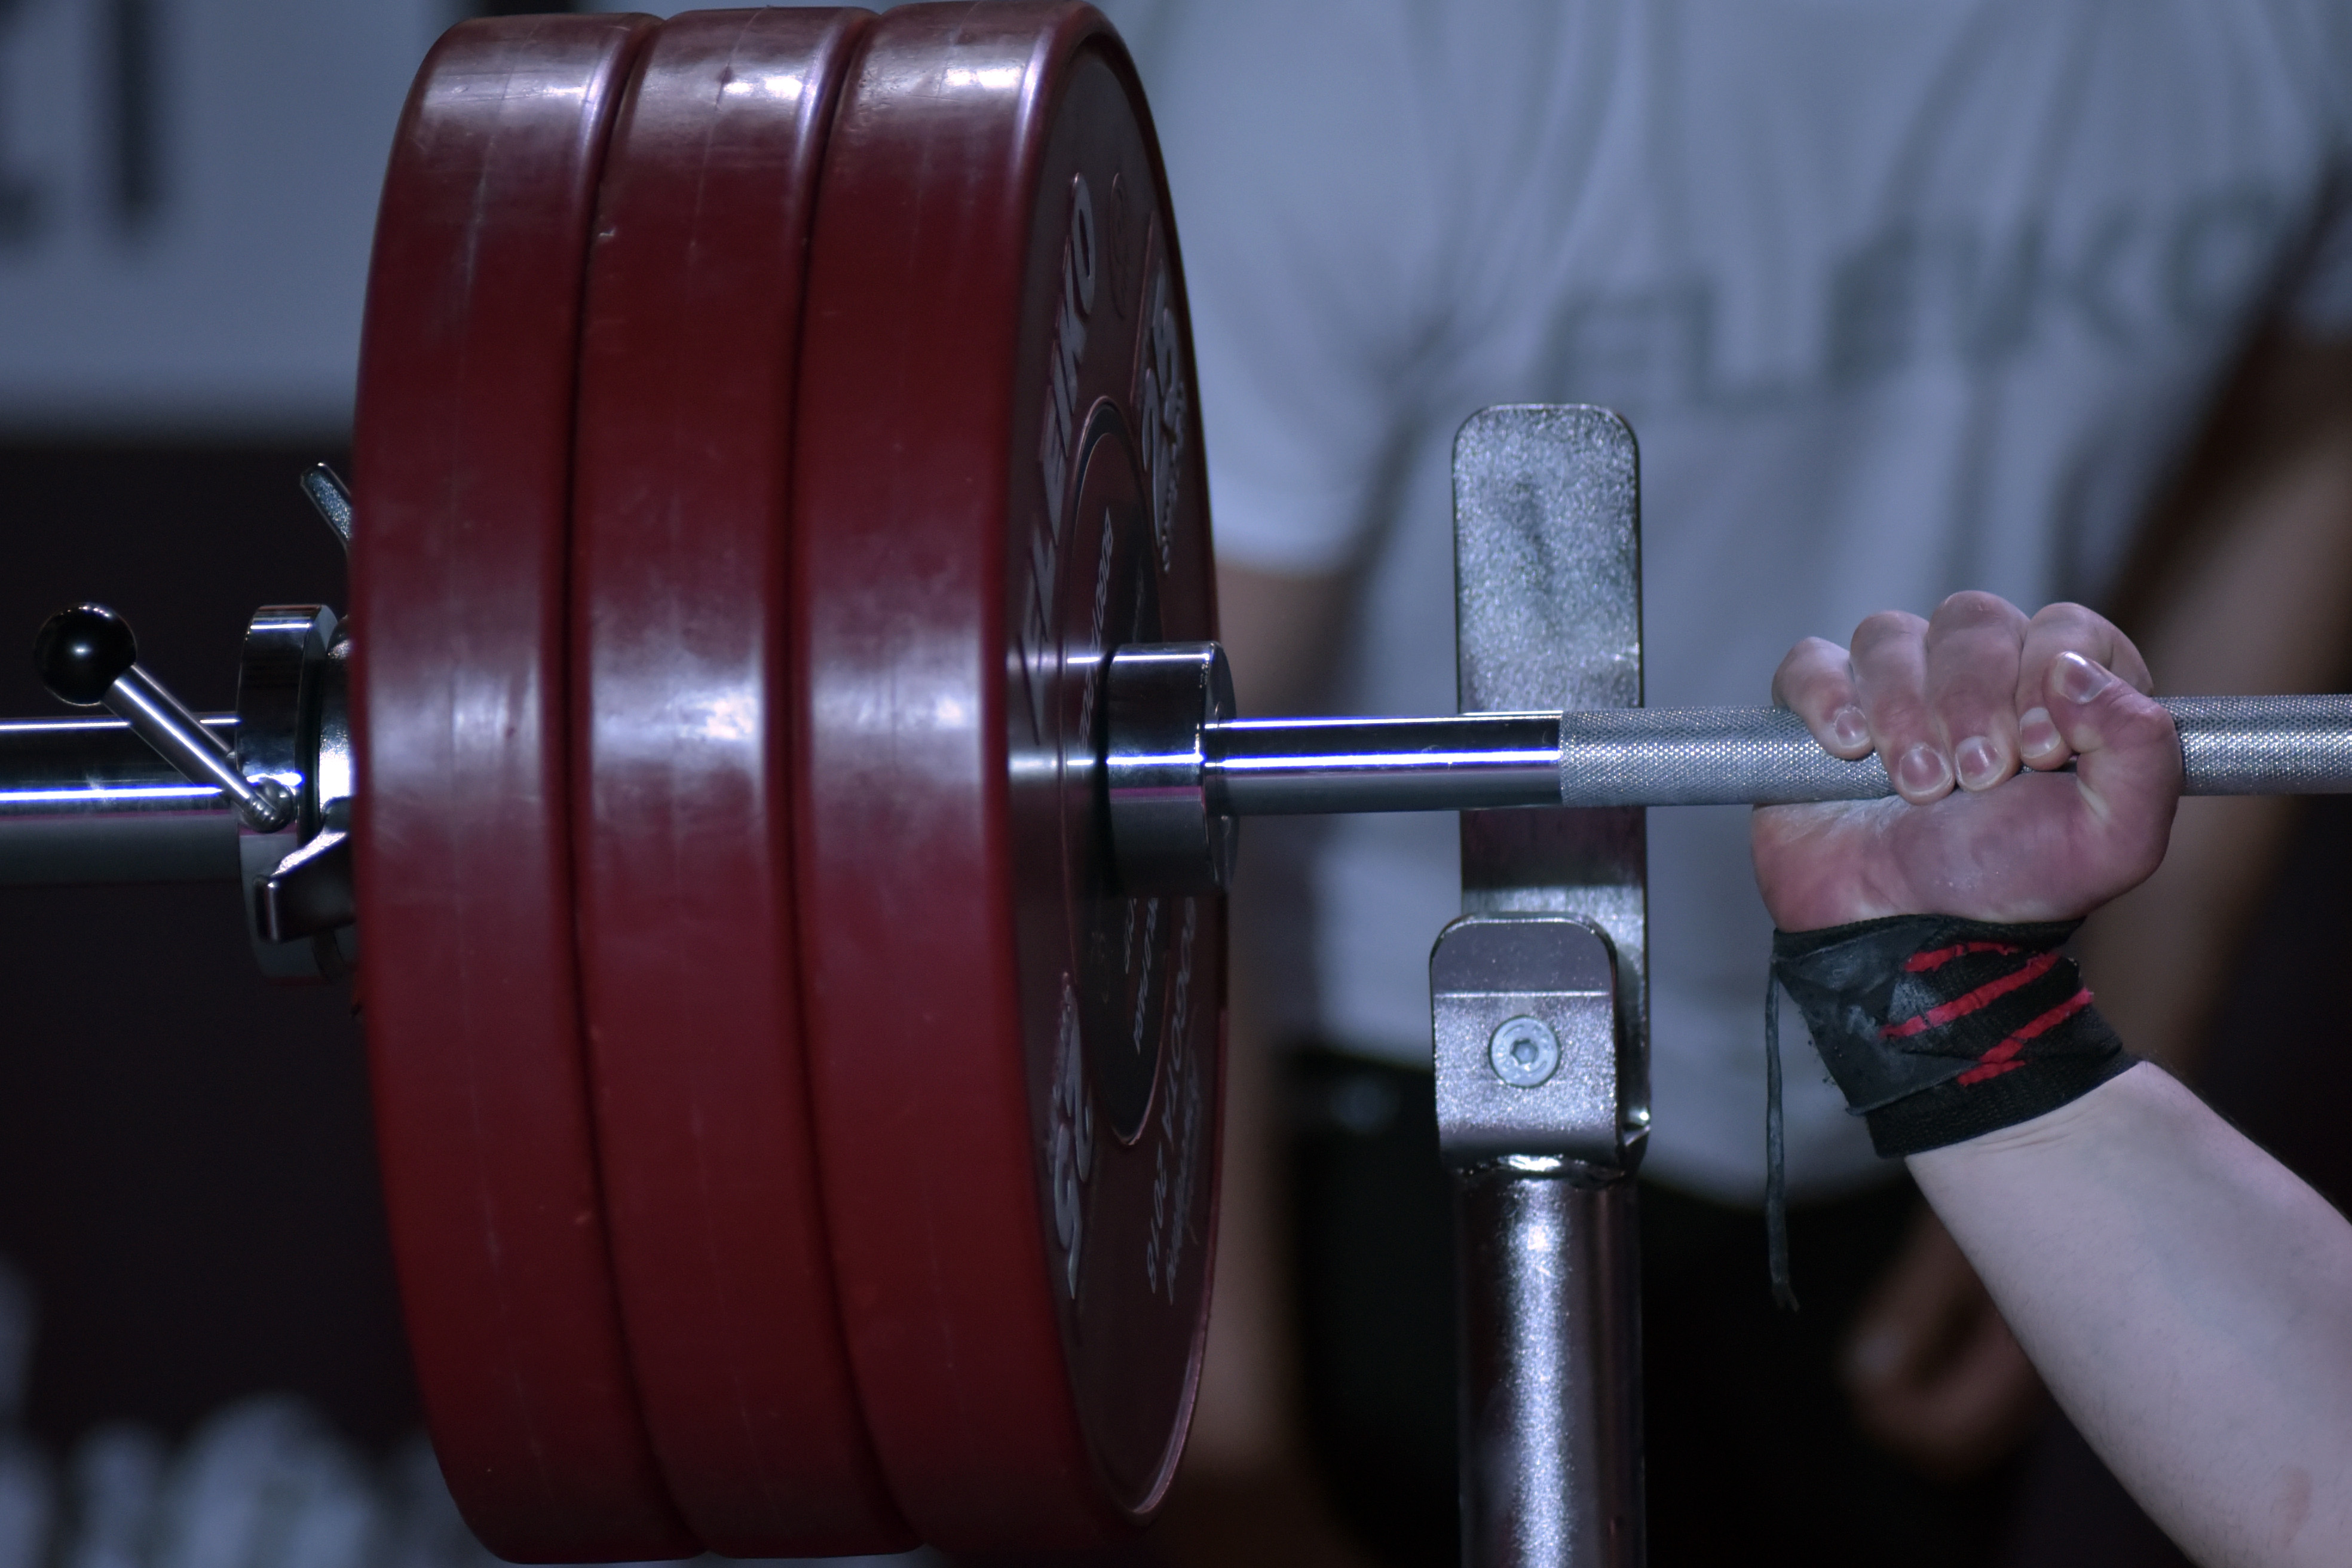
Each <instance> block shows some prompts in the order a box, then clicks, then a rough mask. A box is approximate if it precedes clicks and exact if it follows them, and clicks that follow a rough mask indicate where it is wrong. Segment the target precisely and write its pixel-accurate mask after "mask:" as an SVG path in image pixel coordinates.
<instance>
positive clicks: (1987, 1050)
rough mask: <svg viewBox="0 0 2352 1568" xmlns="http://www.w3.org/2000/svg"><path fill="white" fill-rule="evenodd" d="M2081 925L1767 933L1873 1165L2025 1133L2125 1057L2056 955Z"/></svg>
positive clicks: (1932, 922) (1974, 924) (1887, 923)
mask: <svg viewBox="0 0 2352 1568" xmlns="http://www.w3.org/2000/svg"><path fill="white" fill-rule="evenodd" d="M2081 924H2082V922H2081V921H2048V922H2044V923H2042V924H2036V925H1994V924H1990V923H1988V922H1986V921H1964V920H1955V919H1952V918H1950V917H1948V916H1943V915H1898V916H1895V917H1894V918H1893V919H1890V920H1877V921H1860V922H1858V923H1856V924H1853V925H1844V926H1832V927H1830V928H1829V929H1827V930H1825V931H1775V932H1774V933H1773V936H1772V973H1773V974H1774V976H1775V977H1776V978H1777V979H1778V980H1779V981H1780V984H1781V985H1782V986H1783V987H1784V988H1786V990H1787V991H1788V993H1789V995H1790V999H1791V1000H1793V1001H1794V1002H1795V1003H1796V1004H1797V1006H1798V1008H1799V1010H1800V1011H1801V1012H1802V1013H1803V1014H1804V1016H1805V1022H1806V1024H1807V1025H1808V1026H1810V1027H1811V1030H1812V1035H1813V1044H1814V1046H1815V1047H1817V1048H1818V1049H1819V1050H1820V1051H1821V1054H1822V1061H1823V1062H1824V1063H1826V1064H1827V1065H1828V1067H1829V1069H1830V1076H1831V1077H1832V1079H1836V1080H1837V1086H1838V1088H1840V1089H1843V1090H1844V1091H1845V1098H1846V1104H1847V1105H1848V1107H1850V1108H1851V1109H1852V1110H1853V1111H1854V1112H1855V1113H1856V1114H1858V1115H1861V1116H1862V1117H1864V1119H1866V1120H1867V1121H1868V1122H1869V1124H1870V1140H1871V1142H1872V1143H1873V1144H1874V1146H1875V1147H1876V1148H1877V1150H1878V1152H1879V1153H1880V1154H1882V1155H1885V1156H1887V1157H1890V1158H1891V1157H1894V1156H1895V1155H1900V1154H1916V1153H1918V1152H1921V1151H1923V1150H1927V1149H1937V1148H1941V1147H1942V1146H1944V1145H1945V1144H1947V1143H1958V1142H1961V1141H1963V1140H1965V1139H1969V1138H1974V1137H1976V1136H1977V1135H1978V1134H1979V1133H1983V1132H1990V1131H1994V1130H1995V1129H1997V1128H2001V1127H2008V1126H2011V1125H2014V1124H2015V1123H2017V1122H2020V1121H2030V1120H2031V1119H2032V1118H2033V1117H2036V1116H2040V1115H2042V1113H2043V1112H2045V1111H2050V1110H2057V1109H2058V1107H2060V1106H2062V1105H2063V1104H2065V1103H2066V1102H2067V1101H2068V1100H2074V1099H2077V1098H2079V1097H2080V1096H2082V1095H2084V1094H2087V1093H2089V1092H2090V1091H2091V1090H2092V1089H2096V1088H2097V1087H2098V1086H2099V1085H2101V1084H2103V1083H2105V1082H2106V1081H2107V1079H2111V1078H2113V1077H2115V1076H2116V1074H2117V1073H2120V1072H2122V1071H2123V1070H2124V1069H2125V1068H2127V1067H2129V1066H2131V1065H2132V1062H2133V1061H2134V1059H2135V1058H2133V1057H2132V1056H2131V1055H2130V1053H2128V1052H2126V1050H2125V1049H2124V1048H2123V1042H2122V1041H2120V1040H2119V1039H2117V1038H2116V1032H2115V1030H2113V1029H2112V1028H2110V1027H2108V1026H2107V1022H2106V1020H2105V1019H2104V1018H2102V1017H2100V1016H2099V1014H2098V1010H2097V1009H2096V1008H2095V1007H2093V1006H2092V1005H2091V993H2090V992H2089V991H2088V990H2086V989H2085V988H2084V985H2083V979H2082V975H2081V973H2079V972H2078V971H2077V970H2076V969H2075V967H2074V960H2072V959H2070V958H2067V957H2065V956H2064V955H2063V954H2062V953H2061V952H2059V951H2058V950H2059V948H2060V947H2061V946H2062V945H2063V944H2064V942H2065V941H2066V939H2067V938H2069V937H2071V936H2073V935H2074V931H2075V928H2076V927H2078V926H2080V925H2081Z"/></svg>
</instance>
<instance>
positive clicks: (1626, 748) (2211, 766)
mask: <svg viewBox="0 0 2352 1568" xmlns="http://www.w3.org/2000/svg"><path fill="white" fill-rule="evenodd" d="M97 617H105V618H107V619H109V620H111V621H112V622H113V623H114V624H115V625H116V626H119V627H121V636H122V637H124V638H125V639H126V641H127V639H128V638H129V636H130V632H129V628H128V626H124V625H123V624H122V623H121V620H120V617H117V616H113V613H112V612H111V611H109V610H106V609H105V608H104V607H103V606H99V605H79V606H76V607H74V608H73V609H70V610H65V611H60V612H58V615H57V616H54V617H52V618H51V620H50V621H49V622H47V623H46V624H45V625H44V626H43V627H42V628H41V631H40V633H39V634H38V635H37V638H36V642H35V653H34V665H35V668H36V670H37V672H38V673H39V674H40V676H41V678H42V679H43V681H44V683H45V684H47V686H48V687H49V689H50V690H51V692H52V694H53V695H55V696H57V697H58V700H60V701H64V702H68V703H77V704H79V705H81V706H94V705H95V704H94V703H93V702H92V701H91V700H90V699H89V696H87V695H85V692H86V691H88V690H94V689H95V688H88V687H87V686H86V685H85V684H84V682H85V680H86V677H85V676H84V675H83V673H82V672H81V670H80V669H79V668H74V667H71V666H69V665H68V664H67V663H66V662H65V661H63V660H61V659H59V658H57V657H55V656H54V654H53V653H52V652H51V650H53V649H57V648H60V647H70V646H71V644H70V643H69V642H68V641H67V640H66V639H67V637H68V634H69V633H70V631H71V630H72V629H74V628H76V627H81V626H88V625H89V623H90V622H91V621H92V620H94V619H95V618H97ZM1224 662H1225V660H1224V654H1223V649H1222V648H1220V647H1218V646H1217V645H1216V644H1214V643H1199V644H1170V645H1153V644H1141V645H1134V646H1130V647H1121V648H1117V649H1114V650H1112V652H1111V653H1110V654H1109V656H1108V660H1107V663H1106V667H1105V677H1104V679H1105V682H1106V685H1107V688H1108V691H1109V694H1110V695H1109V718H1108V724H1107V726H1106V730H1105V734H1104V739H1103V743H1102V748H1101V754H1100V756H1099V757H1098V758H1097V759H1096V760H1097V765H1099V766H1100V768H1101V769H1102V774H1103V780H1104V788H1105V795H1106V801H1107V805H1108V822H1109V830H1110V835H1111V842H1112V846H1113V854H1114V856H1115V857H1116V858H1117V860H1118V865H1119V867H1120V868H1121V873H1122V883H1123V886H1124V887H1125V889H1126V890H1127V891H1129V892H1130V893H1137V894H1146V895H1149V894H1151V893H1157V892H1165V891H1170V890H1179V889H1183V888H1186V887H1190V886H1192V885H1194V884H1196V883H1197V882H1198V881H1199V880H1200V879H1201V877H1202V872H1201V871H1199V870H1195V869H1192V868H1188V867H1187V866H1186V865H1185V864H1184V863H1182V862H1181V860H1180V858H1178V857H1177V856H1175V855H1173V854H1171V851H1170V849H1169V847H1168V846H1169V845H1170V844H1171V843H1172V844H1174V845H1177V846H1190V845H1194V844H1198V843H1201V842H1205V841H1206V840H1207V839H1208V838H1209V837H1211V834H1210V831H1209V825H1212V824H1214V823H1216V822H1218V821H1219V820H1221V819H1232V818H1239V817H1246V816H1335V815H1344V814H1350V813H1369V812H1412V811H1499V810H1512V809H1522V808H1542V807H1558V806H1575V807H1598V808H1609V807H1623V806H1645V807H1652V806H1679V805H1802V804H1807V803H1816V802H1829V801H1860V800H1876V799H1882V798H1884V797H1885V796H1887V795H1893V794H1894V793H1895V790H1894V786H1893V784H1890V783H1889V782H1888V780H1887V777H1886V769H1885V764H1884V763H1882V762H1881V761H1880V760H1879V758H1878V757H1877V756H1876V754H1875V753H1873V754H1871V755H1868V756H1864V757H1862V758H1859V759H1855V760H1848V759H1845V758H1842V757H1837V756H1833V755H1832V754H1831V753H1829V752H1826V751H1824V750H1822V746H1821V744H1820V742H1817V741H1816V740H1814V738H1813V736H1812V734H1811V731H1808V730H1807V729H1806V728H1805V725H1804V722H1803V721H1801V720H1800V719H1799V718H1798V717H1797V716H1796V715H1795V714H1794V713H1792V712H1790V711H1789V710H1787V709H1784V708H1769V707H1750V708H1742V707H1720V708H1633V709H1605V710H1597V711H1591V712H1574V711H1568V712H1559V713H1456V714H1437V715H1429V716H1420V717H1412V718H1328V717H1320V718H1286V719H1241V718H1237V717H1233V716H1231V706H1232V700H1231V695H1230V678H1229V677H1228V676H1227V675H1226V674H1225V673H1224ZM125 663H126V665H127V664H128V659H127V658H126V660H125ZM1203 667H1213V668H1214V669H1215V670H1216V674H1215V675H1214V676H1213V677H1212V678H1210V679H1211V681H1212V682H1213V683H1214V684H1216V685H1219V686H1222V687H1223V689H1224V695H1223V697H1222V698H1220V699H1218V700H1217V701H1216V705H1215V706H1213V707H1209V708H1205V709H1198V710H1195V705H1194V704H1193V703H1192V702H1191V701H1190V700H1189V699H1190V698H1191V697H1192V688H1193V687H1194V685H1195V680H1194V676H1195V672H1196V671H1197V670H1198V669H1200V668H1203ZM1171 670H1172V671H1177V672H1181V673H1180V674H1178V676H1177V678H1176V679H1173V680H1171V679H1170V674H1169V672H1170V671H1171ZM124 676H125V684H126V685H128V684H131V682H132V681H134V680H135V682H136V683H137V684H138V686H139V687H140V688H141V690H142V695H143V696H144V697H145V700H146V702H147V703H148V704H149V706H150V707H151V708H152V709H154V710H161V711H165V712H170V713H185V711H186V710H185V709H184V707H183V706H182V705H181V704H180V703H179V701H178V700H177V699H176V698H173V696H172V695H171V694H170V693H169V692H168V691H166V690H164V689H163V687H162V685H161V683H160V682H157V681H156V680H155V679H154V678H153V677H152V675H148V674H147V673H146V672H145V671H143V670H135V667H134V668H130V669H126V670H125V672H124ZM2157 705H2158V707H2160V708H2162V709H2163V710H2165V712H2166V713H2167V714H2168V716H2169V717H2170V718H2171V720H2172V721H2173V725H2174V728H2175V729H2176V730H2177V731H2178V732H2179V737H2180V751H2181V770H2182V793H2183V794H2184V795H2341V794H2346V793H2352V696H2305V697H2161V698H2158V699H2157ZM333 712H334V710H332V709H328V710H322V711H321V712H320V714H319V715H318V716H317V718H316V719H315V720H314V723H315V724H321V725H322V724H324V723H325V722H327V721H329V719H330V716H331V714H333ZM188 721H189V722H190V723H191V724H201V726H202V728H203V730H204V731H205V733H206V734H207V735H208V736H213V737H217V739H215V741H214V742H213V744H214V745H215V747H217V748H218V750H219V752H220V755H221V756H223V757H230V756H233V755H234V751H235V748H234V745H233V744H232V739H233V737H235V735H236V731H237V724H238V717H237V715H236V714H234V713H213V714H205V715H204V716H202V718H201V719H200V720H199V719H197V718H195V717H194V716H193V715H190V716H189V720H188ZM134 740H138V741H143V742H146V744H145V746H144V747H142V746H140V745H136V744H133V743H132V742H133V741H134ZM308 741H309V744H310V748H311V749H312V750H313V751H315V749H316V745H317V737H316V735H315V734H312V735H311V736H310V737H308ZM193 751H194V747H193V746H192V745H189V744H187V743H185V742H183V741H181V740H180V739H179V738H178V733H177V731H176V729H173V730H166V731H163V732H162V733H160V734H151V733H150V732H149V729H148V728H147V727H143V726H142V721H139V720H133V721H130V722H127V723H126V722H124V721H120V720H117V721H106V720H16V721H0V881H7V880H17V881H26V880H35V879H37V880H43V881H73V882H97V881H109V880H115V879H133V878H137V879H197V878H192V877H187V876H186V875H185V873H184V872H182V871H179V870H177V869H176V868H178V867H179V866H181V865H183V864H186V863H200V864H201V865H202V867H203V868H204V872H205V873H209V874H210V875H211V876H213V877H217V878H222V879H228V878H233V877H235V876H236V865H235V862H234V860H233V858H229V857H226V856H225V855H220V854H214V855H211V856H204V855H203V854H202V851H201V850H197V851H196V852H195V854H194V855H190V854H189V853H188V850H187V848H181V849H178V850H176V851H175V850H174V849H173V848H167V847H163V845H162V844H161V843H160V842H159V841H158V837H157V836H153V835H150V836H149V837H148V840H147V843H148V847H146V848H144V849H125V848H124V847H121V846H120V845H119V843H118V842H117V841H115V840H112V839H110V838H109V837H108V836H107V832H106V830H105V829H104V828H102V827H100V826H98V825H99V824H100V823H103V822H106V821H108V820H109V819H113V820H119V821H122V822H126V823H130V824H133V825H135V824H137V823H140V822H142V821H148V820H152V819H155V818H158V817H165V816H169V817H178V818H183V819H185V820H184V821H183V822H182V823H181V824H180V828H181V831H182V833H183V834H184V835H185V837H184V839H183V841H182V842H183V843H184V844H185V845H187V846H188V847H194V844H195V843H197V842H202V841H209V840H210V839H213V838H218V839H220V840H222V841H223V842H224V843H225V842H226V837H227V831H228V829H229V828H230V827H231V826H233V823H234V821H235V819H236V817H237V816H240V815H241V814H242V813H243V812H244V810H245V809H246V808H245V806H244V805H243V803H242V802H240V801H239V800H236V799H233V798H232V797H231V796H230V795H229V794H228V793H227V792H226V790H225V789H223V788H222V787H221V786H220V784H218V783H216V782H215V779H216V775H215V773H214V772H213V771H212V769H211V767H210V766H209V765H208V764H207V763H204V762H199V761H194V760H191V761H184V762H183V761H179V760H177V758H178V757H179V756H180V754H181V753H182V752H193ZM252 783H253V784H254V786H255V787H256V788H257V789H259V788H263V787H275V786H276V781H275V780H272V779H268V778H267V777H263V778H257V779H256V780H254V781H252ZM285 809H287V810H288V811H289V812H290V806H289V807H288V808H285ZM1171 822H1173V823H1177V824H1181V826H1179V827H1171V826H1169V824H1170V823H1171ZM68 823H79V824H83V825H86V826H88V827H89V829H91V830H90V831H87V832H86V833H85V834H84V836H83V837H81V838H80V839H79V841H78V842H79V845H80V846H81V847H80V848H79V850H76V849H74V848H71V847H68V845H69V844H71V843H74V842H76V841H74V840H69V839H62V838H61V836H60V834H59V831H58V830H59V828H60V826H63V825H64V824H68ZM34 825H37V829H38V836H39V837H43V838H45V839H47V840H48V842H47V844H45V845H42V846H36V844H35V843H34V842H33V839H34V837H36V835H35V834H33V833H27V832H26V828H27V827H28V826H34ZM191 825H193V831H191V830H190V829H191ZM247 825H248V826H254V824H253V823H252V822H251V821H250V820H248V822H247ZM266 830H267V829H265V831H266ZM12 834H13V835H14V837H12ZM126 837H127V835H126ZM142 854H144V855H150V856H154V857H157V858H158V859H159V860H160V861H161V862H163V865H162V869H161V874H160V876H159V874H158V867H157V864H156V863H155V862H142V860H141V859H140V858H139V857H140V856H141V855H142ZM202 874H203V873H200V874H199V875H200V876H201V875H202ZM1224 875H1225V873H1223V872H1222V871H1220V872H1218V873H1216V877H1217V880H1218V882H1219V884H1220V885H1222V880H1223V876H1224ZM288 934H289V935H291V934H298V933H295V932H292V931H289V932H288Z"/></svg>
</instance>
